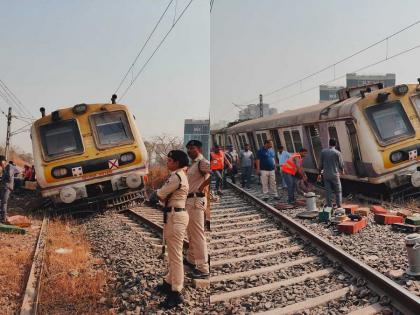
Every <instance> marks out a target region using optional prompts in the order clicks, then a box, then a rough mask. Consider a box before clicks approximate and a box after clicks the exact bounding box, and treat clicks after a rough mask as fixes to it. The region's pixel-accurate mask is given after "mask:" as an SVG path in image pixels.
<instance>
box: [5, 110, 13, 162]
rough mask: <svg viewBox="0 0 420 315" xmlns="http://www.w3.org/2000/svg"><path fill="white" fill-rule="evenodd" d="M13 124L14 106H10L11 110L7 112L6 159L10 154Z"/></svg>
mask: <svg viewBox="0 0 420 315" xmlns="http://www.w3.org/2000/svg"><path fill="white" fill-rule="evenodd" d="M11 125H12V108H11V107H9V111H8V113H7V132H6V147H5V148H4V156H5V157H6V160H7V158H8V154H9V146H10V130H11Z"/></svg>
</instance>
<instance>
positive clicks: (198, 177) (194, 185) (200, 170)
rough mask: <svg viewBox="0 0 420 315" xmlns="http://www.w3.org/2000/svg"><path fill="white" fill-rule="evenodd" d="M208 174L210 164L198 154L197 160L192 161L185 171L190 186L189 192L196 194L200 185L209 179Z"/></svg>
mask: <svg viewBox="0 0 420 315" xmlns="http://www.w3.org/2000/svg"><path fill="white" fill-rule="evenodd" d="M210 173H211V170H210V162H209V161H208V160H206V159H205V158H204V156H203V155H202V154H201V153H200V154H199V155H198V156H197V158H196V159H194V160H193V161H192V163H191V166H190V167H189V168H188V171H187V177H188V184H189V185H190V189H189V192H190V193H194V192H198V189H199V188H200V186H201V184H202V183H203V182H204V181H205V180H206V179H207V178H209V176H210ZM203 174H204V176H203Z"/></svg>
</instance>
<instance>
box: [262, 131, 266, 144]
mask: <svg viewBox="0 0 420 315" xmlns="http://www.w3.org/2000/svg"><path fill="white" fill-rule="evenodd" d="M261 136H262V139H263V144H264V141H265V140H267V134H266V133H265V132H264V133H262V134H261Z"/></svg>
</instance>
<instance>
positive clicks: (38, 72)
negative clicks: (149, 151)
mask: <svg viewBox="0 0 420 315" xmlns="http://www.w3.org/2000/svg"><path fill="white" fill-rule="evenodd" d="M169 1H170V0H132V1H129V0H121V1H111V0H106V1H105V0H97V1H92V0H91V1H83V0H79V1H75V0H72V1H64V0H63V1H53V0H49V1H32V0H31V1H29V0H28V1H6V0H0V43H1V44H0V45H1V46H0V47H1V49H0V79H1V80H3V81H4V82H5V83H6V84H7V85H8V86H9V88H10V89H12V90H13V91H14V92H15V94H16V95H17V96H18V97H19V98H20V100H21V101H22V103H23V104H24V105H26V107H28V108H29V109H30V111H31V113H32V114H33V115H34V116H36V117H39V116H40V114H39V107H41V106H44V107H46V109H47V111H48V112H50V111H53V110H55V109H57V108H60V107H68V106H73V105H74V104H78V103H96V102H109V99H110V97H111V95H112V94H113V93H114V91H115V89H116V88H117V86H118V84H119V82H120V80H121V79H122V76H123V74H125V72H126V71H127V70H128V67H129V66H130V64H131V62H132V61H133V59H134V57H135V56H136V55H137V53H138V52H139V50H140V48H141V46H142V45H143V43H144V41H145V40H146V38H147V36H148V35H149V33H150V32H151V30H152V29H153V27H154V25H155V23H156V22H157V20H158V18H159V17H160V15H161V14H162V12H163V10H164V9H165V7H166V6H167V4H168V3H169ZM188 2H189V0H175V1H174V2H173V3H174V4H175V3H177V10H176V14H177V15H179V14H180V12H181V10H182V9H183V8H184V7H185V6H186V5H187V4H188ZM174 13H175V8H174V5H172V7H171V8H170V9H169V10H168V12H167V15H166V17H165V18H164V20H163V21H162V23H161V25H160V27H159V28H158V30H157V32H156V33H155V35H154V37H153V38H152V40H151V41H150V42H149V45H148V48H146V49H145V51H144V52H143V55H142V56H143V57H141V58H140V59H139V61H138V65H137V66H136V67H135V68H134V69H135V71H134V75H135V74H136V71H138V70H139V69H140V67H141V66H142V65H143V63H144V62H145V60H146V59H147V58H148V57H149V56H150V55H151V53H152V52H153V49H154V48H155V47H156V46H157V44H158V43H159V41H160V40H161V38H162V37H163V36H164V34H165V33H166V32H167V31H168V30H169V28H170V26H171V25H172V23H173V20H174ZM209 32H210V16H209V1H207V0H195V1H193V2H192V4H191V6H190V7H189V8H188V10H187V11H186V12H185V14H184V16H183V17H182V18H181V20H180V21H179V22H178V24H177V25H176V26H175V28H174V29H173V31H172V32H171V34H170V35H169V37H168V38H167V39H166V41H165V42H164V44H163V45H162V47H161V48H160V50H159V51H158V52H157V53H156V55H155V56H154V57H153V59H152V60H151V62H150V63H149V65H148V66H147V68H146V69H145V71H144V72H143V74H142V75H141V76H140V77H139V79H138V80H137V81H136V83H135V85H134V86H133V88H132V89H131V90H130V91H129V92H128V94H127V95H126V97H125V98H124V99H123V101H122V103H124V104H127V105H129V106H130V107H131V108H132V110H133V111H134V113H135V115H136V118H137V124H138V127H139V128H140V132H141V133H142V134H143V135H144V136H147V137H150V136H153V135H159V134H161V133H169V134H172V135H178V136H182V135H183V128H184V119H185V118H195V119H203V118H207V117H208V114H209V102H210V100H209V97H210V62H209V60H210V42H209V36H210V34H209ZM129 78H131V74H130V75H129ZM120 93H121V92H120ZM6 107H7V105H6V104H5V103H4V101H3V100H2V99H0V109H3V110H5V109H6ZM5 126H6V120H5V118H4V117H3V116H0V144H3V143H4V139H5ZM19 126H22V123H20V122H17V121H16V122H15V125H14V128H13V129H16V128H17V127H19ZM13 144H16V145H19V146H21V147H23V148H25V149H26V150H27V151H30V150H31V149H30V140H29V133H26V134H22V135H19V136H16V137H14V139H13Z"/></svg>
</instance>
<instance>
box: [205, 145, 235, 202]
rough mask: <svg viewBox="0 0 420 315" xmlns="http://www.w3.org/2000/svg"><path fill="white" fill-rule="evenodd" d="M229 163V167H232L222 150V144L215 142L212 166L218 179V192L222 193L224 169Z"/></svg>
mask: <svg viewBox="0 0 420 315" xmlns="http://www.w3.org/2000/svg"><path fill="white" fill-rule="evenodd" d="M225 163H227V165H228V168H229V169H231V168H232V165H231V164H230V162H229V161H228V160H227V159H226V157H225V153H224V152H223V151H222V150H220V146H219V145H217V144H215V145H214V151H213V152H210V168H211V171H212V174H213V176H214V178H215V181H216V193H217V194H218V195H222V194H223V193H222V184H223V169H224V167H225Z"/></svg>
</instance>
